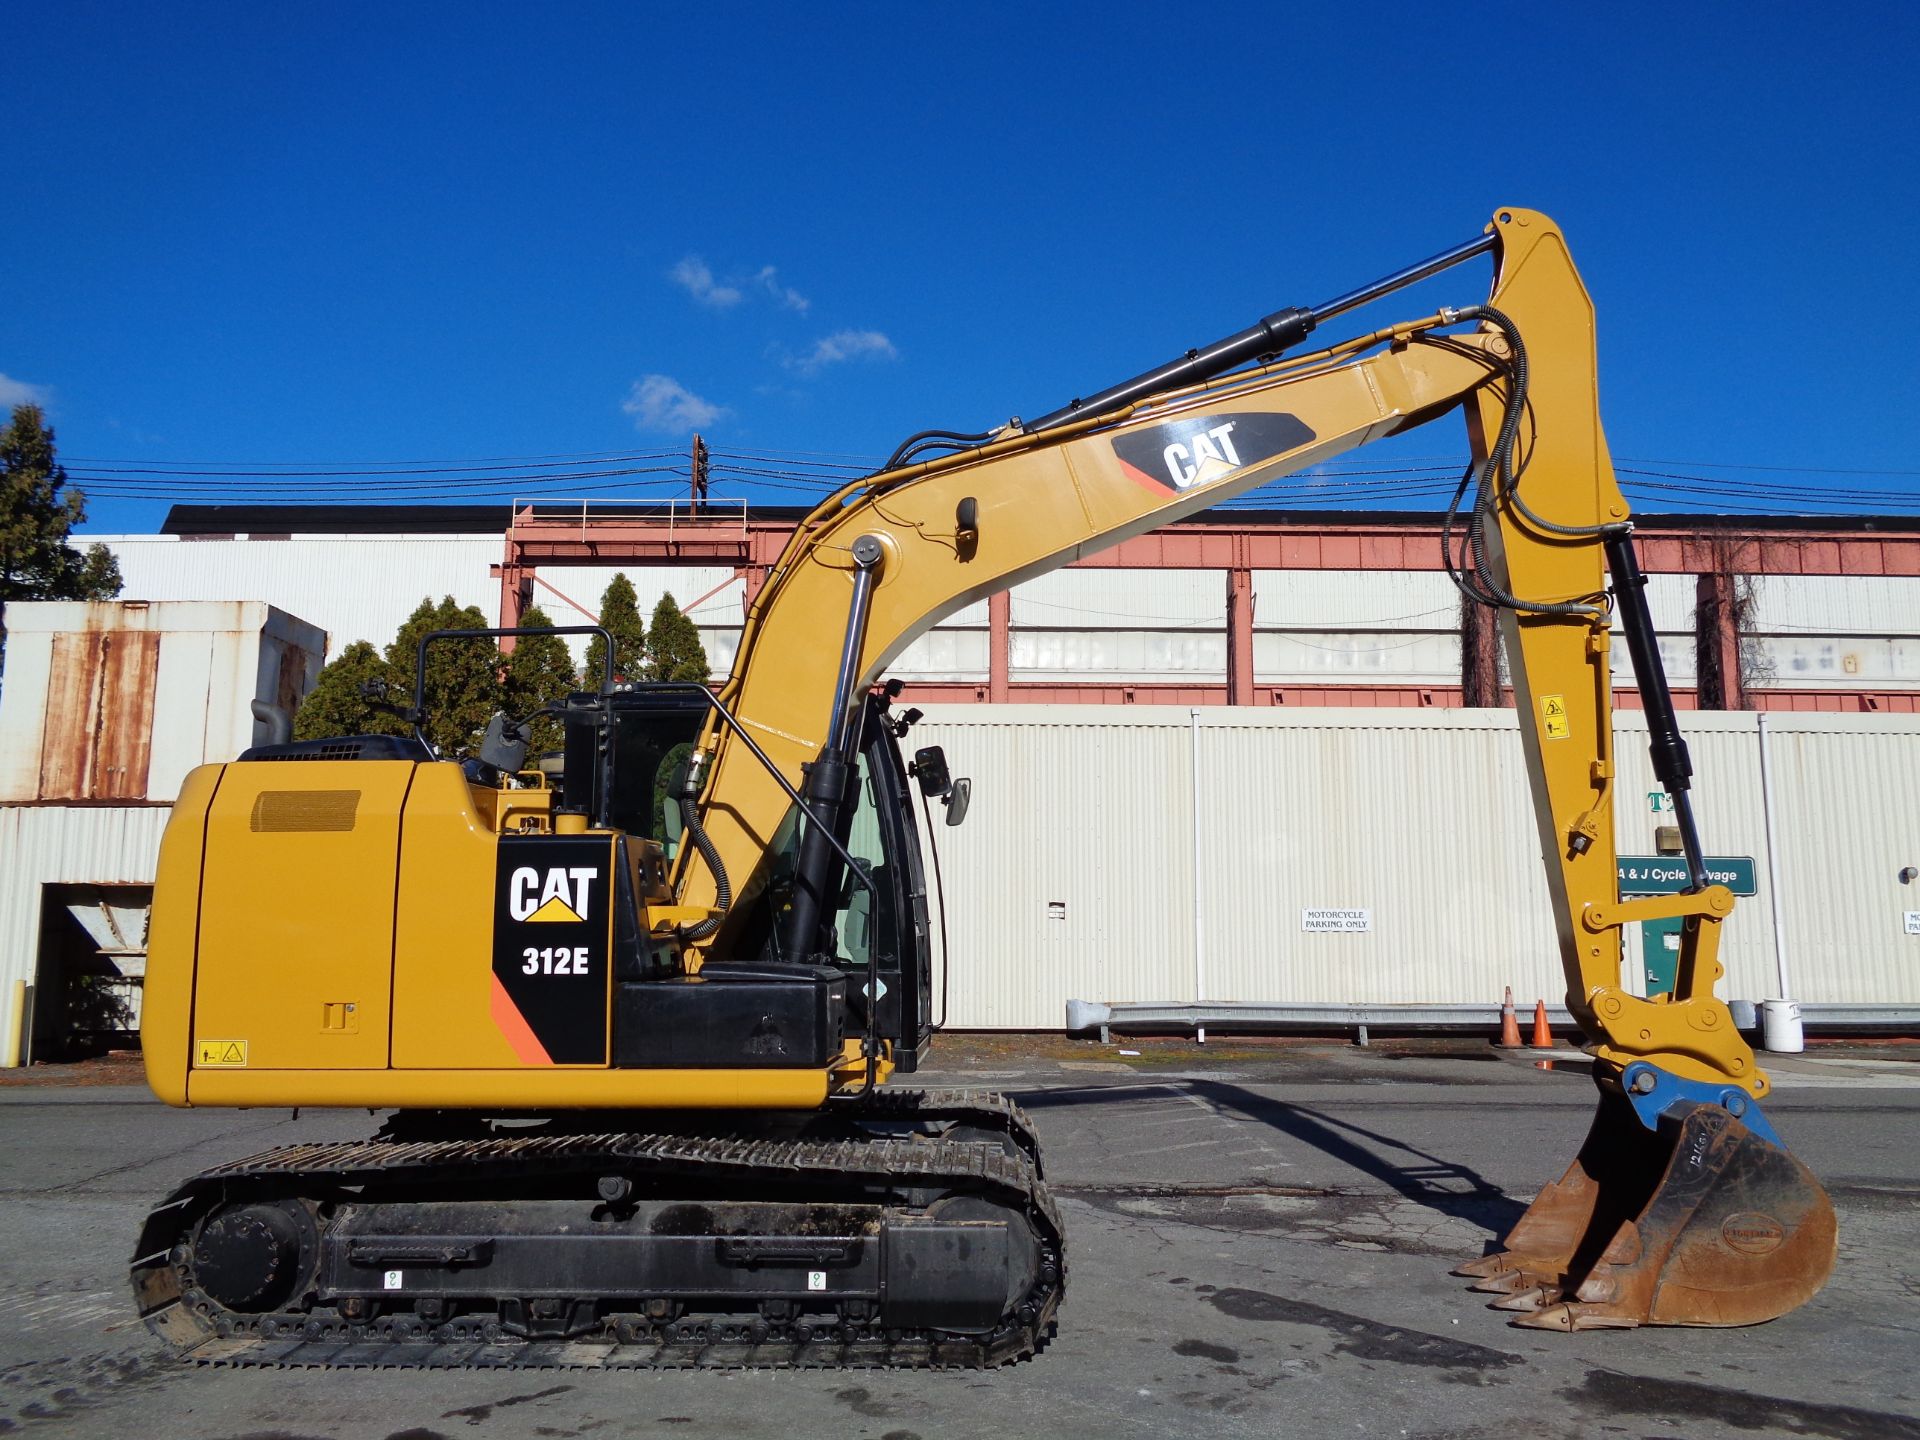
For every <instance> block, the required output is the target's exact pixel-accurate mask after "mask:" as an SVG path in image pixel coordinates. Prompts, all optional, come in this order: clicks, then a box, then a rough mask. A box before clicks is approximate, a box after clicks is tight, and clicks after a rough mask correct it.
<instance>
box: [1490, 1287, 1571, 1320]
mask: <svg viewBox="0 0 1920 1440" xmlns="http://www.w3.org/2000/svg"><path fill="white" fill-rule="evenodd" d="M1555 1293H1556V1292H1554V1291H1552V1290H1549V1289H1548V1288H1547V1287H1546V1286H1544V1285H1529V1286H1528V1287H1527V1288H1526V1289H1524V1290H1516V1291H1514V1292H1513V1293H1512V1294H1511V1295H1503V1296H1501V1297H1500V1299H1498V1300H1496V1301H1494V1302H1493V1304H1492V1305H1490V1306H1488V1307H1487V1308H1488V1309H1490V1310H1518V1311H1520V1312H1521V1313H1522V1314H1525V1315H1533V1314H1536V1313H1538V1312H1539V1311H1540V1309H1541V1308H1542V1307H1543V1306H1546V1305H1550V1304H1551V1303H1552V1302H1553V1299H1554V1296H1555Z"/></svg>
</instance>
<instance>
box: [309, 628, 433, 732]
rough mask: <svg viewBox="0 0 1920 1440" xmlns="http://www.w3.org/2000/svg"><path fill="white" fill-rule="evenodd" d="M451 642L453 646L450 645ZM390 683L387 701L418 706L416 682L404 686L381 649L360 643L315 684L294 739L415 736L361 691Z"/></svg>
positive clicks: (339, 657) (341, 655)
mask: <svg viewBox="0 0 1920 1440" xmlns="http://www.w3.org/2000/svg"><path fill="white" fill-rule="evenodd" d="M448 643H452V642H448ZM374 681H385V682H386V683H387V685H388V687H389V693H388V698H389V699H391V700H392V701H393V702H394V703H395V704H396V705H410V704H412V703H413V689H412V685H411V682H408V683H401V682H399V681H397V680H396V679H395V677H394V674H393V671H392V669H391V667H389V666H388V664H387V662H386V661H385V660H384V659H383V658H382V657H381V654H380V652H379V651H378V650H376V649H374V648H373V646H372V645H371V644H370V643H368V642H367V641H365V640H356V641H354V642H353V644H351V645H349V646H347V648H346V649H344V650H342V651H341V652H340V653H339V654H338V655H337V656H335V657H334V658H333V659H332V660H331V661H329V662H328V664H327V667H326V668H325V669H324V670H322V671H321V672H320V678H319V679H318V680H317V681H315V682H314V686H313V690H312V693H310V694H309V695H308V696H307V698H306V699H305V700H304V701H302V702H301V705H300V713H299V714H297V715H295V716H294V717H293V738H294V739H296V740H325V739H327V738H329V737H330V736H334V735H410V734H412V733H413V731H412V728H411V727H410V726H408V725H407V723H406V722H405V721H403V720H402V719H401V718H400V717H399V716H397V715H392V714H389V713H387V712H385V711H382V710H376V709H374V708H373V703H372V701H371V700H370V699H369V698H368V697H367V695H366V694H365V693H364V691H363V690H362V688H361V687H362V686H364V685H367V684H369V683H371V682H374Z"/></svg>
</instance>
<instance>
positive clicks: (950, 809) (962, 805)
mask: <svg viewBox="0 0 1920 1440" xmlns="http://www.w3.org/2000/svg"><path fill="white" fill-rule="evenodd" d="M972 801H973V781H971V780H969V779H967V777H966V776H964V775H962V776H961V777H960V778H959V779H958V780H956V781H954V782H953V788H952V789H950V790H948V791H947V799H946V806H947V824H949V825H958V824H959V823H960V822H961V821H962V820H964V819H966V818H967V806H968V805H969V804H971V803H972Z"/></svg>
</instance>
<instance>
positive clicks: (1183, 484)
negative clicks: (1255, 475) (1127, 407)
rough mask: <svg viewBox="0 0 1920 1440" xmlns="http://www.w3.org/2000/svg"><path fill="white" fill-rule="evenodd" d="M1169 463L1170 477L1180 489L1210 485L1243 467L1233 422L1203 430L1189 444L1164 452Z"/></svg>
mask: <svg viewBox="0 0 1920 1440" xmlns="http://www.w3.org/2000/svg"><path fill="white" fill-rule="evenodd" d="M1160 458H1161V459H1162V460H1164V461H1166V465H1167V478H1168V479H1170V480H1171V481H1172V482H1173V488H1174V489H1176V490H1186V489H1189V488H1191V487H1192V486H1195V485H1209V484H1211V483H1212V482H1214V481H1215V480H1220V479H1224V478H1225V477H1226V476H1227V475H1230V474H1231V473H1232V472H1234V471H1235V470H1238V469H1239V468H1240V455H1239V452H1238V451H1236V450H1235V449H1234V448H1233V421H1231V420H1229V421H1227V423H1226V424H1224V425H1216V426H1214V427H1213V428H1212V429H1211V430H1200V431H1197V432H1195V434H1194V435H1193V436H1192V437H1191V438H1190V439H1188V440H1187V441H1186V442H1185V443H1182V442H1181V441H1178V440H1176V441H1174V442H1173V443H1172V444H1171V445H1169V446H1167V448H1166V449H1165V450H1163V451H1161V452H1160Z"/></svg>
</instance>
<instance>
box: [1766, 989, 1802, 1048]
mask: <svg viewBox="0 0 1920 1440" xmlns="http://www.w3.org/2000/svg"><path fill="white" fill-rule="evenodd" d="M1760 1045H1761V1048H1762V1049H1765V1050H1771V1051H1773V1052H1774V1053H1775V1054H1776V1055H1798V1054H1799V1053H1800V1052H1801V1051H1802V1050H1804V1049H1806V1048H1807V1032H1806V1031H1805V1030H1804V1029H1802V1028H1801V1025H1800V1002H1799V1001H1798V1000H1762V1001H1761V1002H1760Z"/></svg>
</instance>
